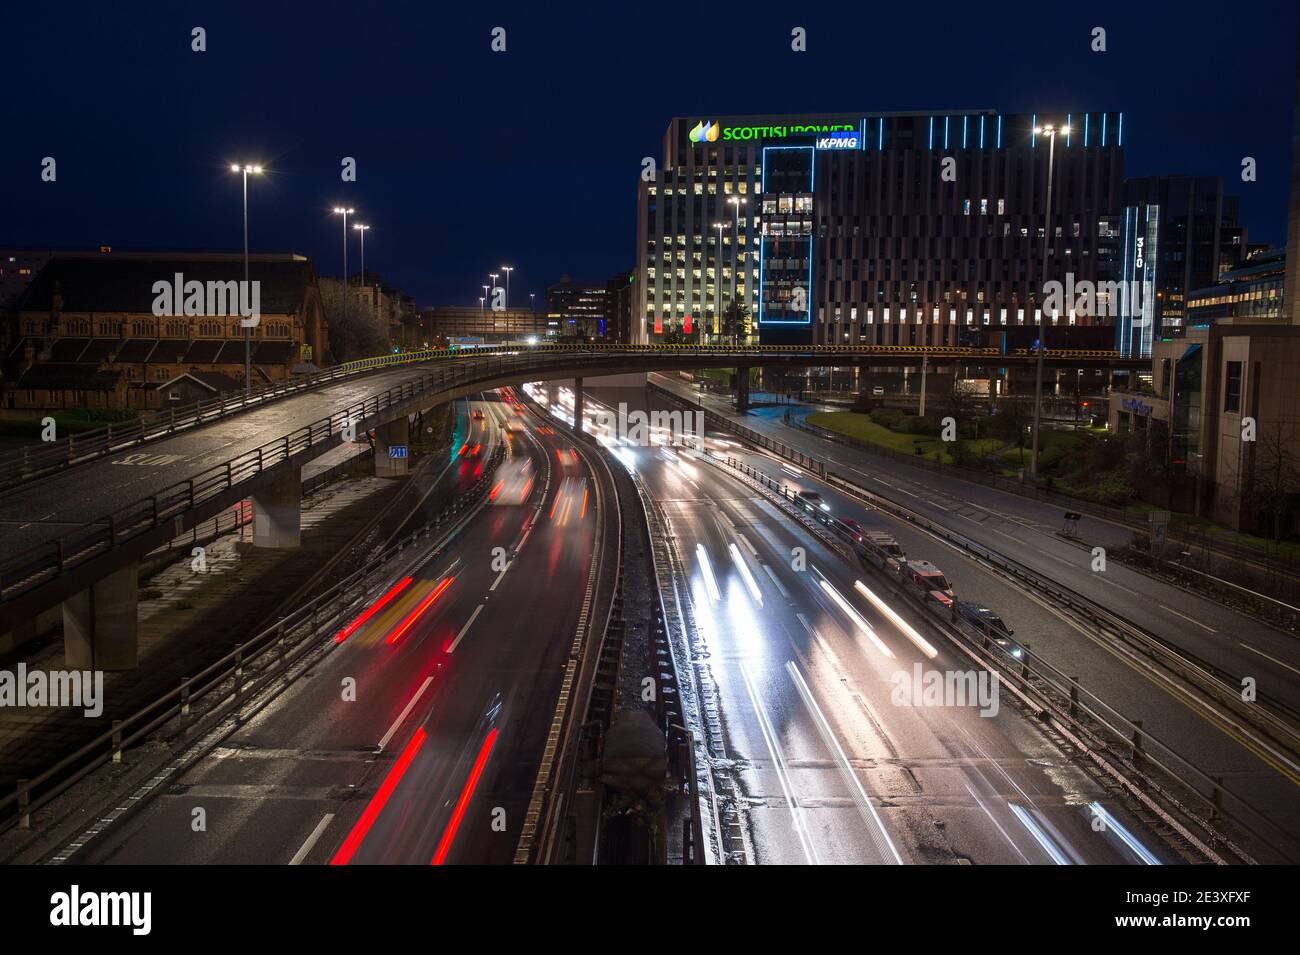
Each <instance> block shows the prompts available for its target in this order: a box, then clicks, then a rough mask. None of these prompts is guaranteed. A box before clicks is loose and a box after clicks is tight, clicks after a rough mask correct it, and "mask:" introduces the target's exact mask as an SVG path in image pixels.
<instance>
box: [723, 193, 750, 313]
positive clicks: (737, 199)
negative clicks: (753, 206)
mask: <svg viewBox="0 0 1300 955" xmlns="http://www.w3.org/2000/svg"><path fill="white" fill-rule="evenodd" d="M748 201H749V200H748V199H746V198H745V197H744V196H731V197H730V198H728V199H727V202H729V203H731V205H732V207H733V208H734V209H735V212H736V216H735V223H736V227H735V231H733V232H732V239H731V241H732V243H733V244H734V246H735V247H734V249H733V252H732V256H731V300H732V301H733V302H734V301H735V300H736V273H737V272H739V271H740V269H739V262H740V259H741V257H742V255H743V253H742V252H741V251H740V207H741V206H743V205H745V203H747V202H748ZM737 334H739V331H738V332H737Z"/></svg>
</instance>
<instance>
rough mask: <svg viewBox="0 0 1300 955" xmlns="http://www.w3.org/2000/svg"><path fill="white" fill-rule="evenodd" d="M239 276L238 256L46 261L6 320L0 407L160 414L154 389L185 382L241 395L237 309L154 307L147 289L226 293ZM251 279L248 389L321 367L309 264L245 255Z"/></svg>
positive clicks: (322, 350) (325, 351) (319, 320)
mask: <svg viewBox="0 0 1300 955" xmlns="http://www.w3.org/2000/svg"><path fill="white" fill-rule="evenodd" d="M243 277H244V260H243V256H242V255H239V254H220V253H102V254H94V253H87V254H81V253H74V254H55V255H54V256H53V257H51V258H50V260H49V261H48V262H47V263H46V265H45V266H44V268H43V269H42V270H41V272H40V273H39V274H38V275H37V276H36V278H35V279H34V280H33V281H32V283H31V285H30V286H29V287H28V288H27V290H26V292H25V293H24V295H23V297H22V299H21V300H20V301H19V303H18V305H17V308H16V312H15V317H14V318H13V319H11V321H13V322H15V323H16V327H15V328H13V329H11V335H10V338H9V340H10V341H11V342H12V343H13V344H12V345H10V347H9V349H8V352H7V354H5V355H4V361H3V379H2V381H0V385H2V387H0V404H2V405H3V408H4V409H6V410H13V411H16V412H21V411H23V410H48V409H60V408H92V409H93V408H104V409H136V410H143V409H151V408H157V407H160V406H162V407H165V406H167V404H168V400H167V398H166V396H164V395H162V394H160V390H159V389H160V387H161V386H164V385H166V384H168V383H170V382H173V381H174V380H176V379H177V378H180V377H182V376H185V375H187V374H190V373H203V374H204V376H205V377H203V380H206V381H209V382H220V381H230V382H232V383H233V387H234V388H235V389H242V388H243V385H244V363H245V341H244V329H243V328H242V327H241V326H240V315H239V310H238V306H237V304H236V303H234V302H230V303H226V304H225V305H219V306H218V307H217V308H215V309H213V308H211V307H210V306H211V305H212V302H213V301H214V299H213V297H212V296H208V297H207V299H206V300H205V303H204V305H197V306H196V307H189V308H187V307H185V305H182V307H181V308H180V309H179V310H177V309H175V308H174V307H173V305H172V302H171V301H170V300H167V297H166V296H163V297H162V299H161V304H160V295H159V293H158V292H157V291H156V285H157V283H159V282H167V283H172V284H173V285H174V284H176V283H177V282H178V281H179V282H180V283H181V286H182V287H184V286H185V285H186V284H188V283H191V282H199V283H202V285H203V287H205V288H211V287H214V286H227V287H229V286H230V284H231V283H236V282H239V281H242V279H243ZM249 279H250V281H252V282H255V283H257V285H258V291H259V295H258V298H259V301H260V312H261V318H260V323H259V325H258V326H257V327H254V328H252V329H251V334H250V335H249V341H248V346H249V351H250V353H251V365H252V377H253V385H254V386H257V385H260V384H265V383H267V382H272V381H283V380H286V379H289V378H292V377H293V376H295V375H302V374H308V373H310V372H312V371H316V370H317V369H318V368H319V367H322V366H325V365H327V364H329V363H330V362H331V358H330V352H329V335H328V330H327V328H326V325H325V318H324V314H323V311H322V308H321V297H320V290H319V286H318V283H317V278H316V271H315V268H314V267H313V266H312V263H311V260H310V259H308V258H306V257H305V256H301V255H293V254H265V255H251V256H249ZM181 300H182V299H181V298H180V297H178V298H177V299H176V301H178V302H179V301H181ZM216 301H219V302H220V301H224V298H221V299H216ZM232 305H233V307H232ZM155 311H161V312H162V314H155ZM173 311H179V312H181V313H182V314H170V312H173ZM185 312H188V313H189V314H184V313H185ZM227 312H229V313H230V314H226V313H227Z"/></svg>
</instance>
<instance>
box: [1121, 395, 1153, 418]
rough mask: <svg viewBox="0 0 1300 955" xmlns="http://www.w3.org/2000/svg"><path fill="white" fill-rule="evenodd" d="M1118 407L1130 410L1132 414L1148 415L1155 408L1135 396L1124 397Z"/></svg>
mask: <svg viewBox="0 0 1300 955" xmlns="http://www.w3.org/2000/svg"><path fill="white" fill-rule="evenodd" d="M1120 407H1122V408H1123V409H1124V410H1125V411H1132V412H1133V413H1134V414H1143V415H1149V414H1151V412H1153V411H1155V410H1156V409H1155V407H1154V406H1153V405H1149V404H1147V403H1146V402H1144V401H1139V400H1138V399H1136V398H1125V399H1124V400H1123V401H1122V402H1120Z"/></svg>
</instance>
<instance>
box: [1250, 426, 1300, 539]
mask: <svg viewBox="0 0 1300 955" xmlns="http://www.w3.org/2000/svg"><path fill="white" fill-rule="evenodd" d="M1294 432H1295V429H1294V428H1293V427H1287V428H1284V427H1283V425H1282V423H1281V422H1280V421H1278V422H1274V424H1273V426H1272V427H1270V428H1268V429H1265V430H1263V432H1262V433H1261V434H1260V435H1259V437H1258V439H1257V440H1256V441H1255V447H1254V449H1253V450H1248V451H1247V452H1246V454H1247V460H1248V462H1249V459H1250V458H1253V459H1254V460H1253V465H1254V466H1253V467H1251V466H1250V464H1249V463H1248V464H1247V467H1246V469H1245V470H1246V474H1244V475H1243V478H1244V479H1245V480H1244V482H1243V485H1242V500H1243V503H1244V505H1245V509H1246V510H1247V513H1248V514H1249V517H1250V518H1251V522H1252V524H1254V525H1255V527H1254V528H1252V529H1258V530H1259V531H1263V530H1264V528H1265V526H1267V533H1268V536H1269V537H1271V538H1272V539H1273V541H1274V542H1275V543H1276V542H1277V541H1280V540H1281V539H1282V537H1283V536H1284V534H1285V532H1286V531H1287V530H1288V529H1289V525H1290V523H1291V515H1292V512H1293V511H1294V510H1295V508H1296V505H1297V497H1298V496H1300V449H1298V448H1300V446H1298V445H1297V442H1296V435H1295V433H1294ZM1243 516H1244V515H1243ZM1261 536H1262V535H1261Z"/></svg>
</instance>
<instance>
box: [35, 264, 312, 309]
mask: <svg viewBox="0 0 1300 955" xmlns="http://www.w3.org/2000/svg"><path fill="white" fill-rule="evenodd" d="M178 272H179V273H181V274H182V275H183V276H184V280H185V281H186V282H188V281H191V280H197V281H200V282H204V283H206V282H209V281H216V282H229V281H240V280H242V279H243V277H244V260H243V257H242V256H239V255H230V256H212V255H204V256H196V257H194V258H186V257H185V256H184V255H183V254H181V255H178V254H168V255H159V256H158V257H157V258H152V257H143V256H142V257H131V258H117V257H114V256H112V255H103V256H97V257H90V258H87V257H63V258H60V257H59V256H58V255H56V256H55V257H54V258H52V259H50V261H49V262H48V263H47V264H46V266H45V268H43V269H41V271H40V273H39V274H38V275H37V276H36V278H35V279H33V280H32V283H31V285H29V286H28V288H27V292H26V294H25V295H24V296H23V298H22V299H21V300H20V302H19V304H18V308H19V309H20V310H30V311H38V312H48V311H50V308H51V305H52V302H53V298H54V290H55V286H56V285H57V286H58V290H59V294H60V295H61V296H62V298H63V310H64V311H66V312H134V313H141V312H152V311H153V302H154V299H155V298H156V297H157V296H156V295H155V293H154V291H153V284H154V283H155V282H157V281H160V280H165V281H168V282H172V281H175V275H176V273H178ZM248 277H249V279H250V280H252V281H254V282H260V283H261V287H260V291H259V294H260V305H261V310H262V313H263V314H264V315H265V314H273V315H290V314H297V313H298V312H299V311H301V309H302V304H303V301H304V299H305V298H306V296H307V290H308V289H309V288H310V287H311V286H312V285H313V284H314V283H315V281H316V270H315V269H314V268H313V267H312V264H311V261H310V260H308V259H305V258H301V257H289V256H285V257H282V258H261V259H259V258H253V259H251V260H250V262H249V268H248Z"/></svg>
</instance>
